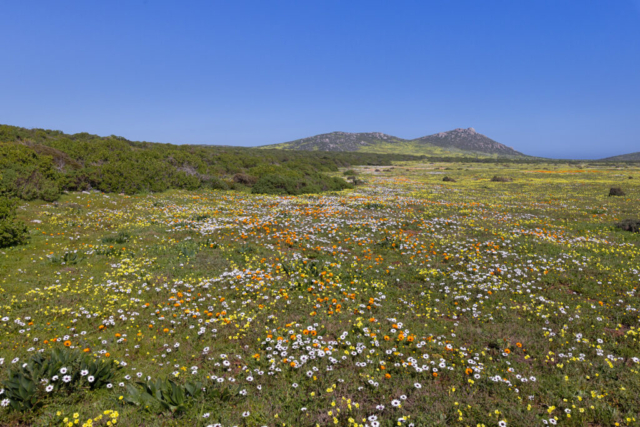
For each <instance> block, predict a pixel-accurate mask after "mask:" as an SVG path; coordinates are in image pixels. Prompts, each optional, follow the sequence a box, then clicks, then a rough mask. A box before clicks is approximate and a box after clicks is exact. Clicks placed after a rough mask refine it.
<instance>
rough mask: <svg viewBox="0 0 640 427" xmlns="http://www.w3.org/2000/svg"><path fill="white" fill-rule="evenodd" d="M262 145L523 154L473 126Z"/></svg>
mask: <svg viewBox="0 0 640 427" xmlns="http://www.w3.org/2000/svg"><path fill="white" fill-rule="evenodd" d="M261 148H275V149H282V150H306V151H357V152H369V153H393V154H400V153H401V154H414V155H426V156H443V155H444V156H454V157H460V156H473V157H476V156H480V157H498V156H499V157H505V156H506V157H522V156H525V155H524V154H522V153H520V152H518V151H516V150H514V149H513V148H511V147H507V146H506V145H504V144H501V143H499V142H497V141H494V140H493V139H491V138H489V137H487V136H485V135H482V134H480V133H478V132H476V131H475V129H473V128H469V129H454V130H451V131H448V132H440V133H436V134H433V135H428V136H423V137H421V138H416V139H412V140H408V139H403V138H398V137H396V136H392V135H387V134H384V133H380V132H367V133H349V132H331V133H325V134H321V135H316V136H311V137H308V138H302V139H297V140H295V141H289V142H284V143H281V144H273V145H266V146H263V147H261Z"/></svg>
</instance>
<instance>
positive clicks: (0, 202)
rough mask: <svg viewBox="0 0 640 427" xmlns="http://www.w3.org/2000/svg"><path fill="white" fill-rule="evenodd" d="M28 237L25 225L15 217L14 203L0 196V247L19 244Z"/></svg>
mask: <svg viewBox="0 0 640 427" xmlns="http://www.w3.org/2000/svg"><path fill="white" fill-rule="evenodd" d="M28 238H29V233H28V231H27V226H26V225H25V224H24V222H22V221H19V220H17V219H16V207H15V204H14V203H13V202H12V201H11V200H9V199H8V198H6V197H0V248H6V247H9V246H15V245H20V244H22V243H25V242H26V241H27V239H28Z"/></svg>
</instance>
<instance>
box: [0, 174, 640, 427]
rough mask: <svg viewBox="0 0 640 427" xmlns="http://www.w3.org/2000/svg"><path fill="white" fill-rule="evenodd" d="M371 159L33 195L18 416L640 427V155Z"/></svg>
mask: <svg viewBox="0 0 640 427" xmlns="http://www.w3.org/2000/svg"><path fill="white" fill-rule="evenodd" d="M359 172H360V175H359V177H360V178H361V179H363V180H364V181H365V182H366V184H365V185H363V186H359V187H357V188H356V189H355V190H348V191H344V192H341V193H334V194H322V195H308V196H300V197H275V196H256V195H251V194H246V193H238V192H221V191H198V192H188V191H171V192H166V193H162V194H148V195H139V196H124V195H114V194H108V195H107V194H101V193H98V192H91V193H72V194H68V195H64V196H63V197H62V199H61V200H60V201H59V202H57V203H55V204H53V203H44V202H29V203H22V204H21V206H20V207H19V209H18V214H19V217H20V219H22V220H24V221H25V222H27V223H28V225H29V228H30V235H31V238H30V242H29V243H28V244H27V245H23V246H18V247H13V248H7V249H3V250H0V288H1V289H0V307H1V308H0V318H1V320H0V357H1V358H2V359H0V361H1V362H2V365H0V366H1V368H0V369H1V373H0V381H2V382H3V385H2V386H0V387H4V392H3V394H0V401H1V402H2V407H0V420H2V421H0V424H2V425H12V426H24V425H35V426H45V425H46V426H48V425H60V426H63V425H64V426H73V425H93V426H103V425H113V424H116V423H117V424H118V425H127V426H138V425H144V426H156V425H158V426H160V425H162V426H180V425H190V426H194V427H195V426H209V425H224V426H234V425H235V426H263V425H266V426H315V425H321V426H324V425H339V426H349V425H354V426H356V425H358V426H395V425H407V426H408V425H414V426H429V425H443V426H444V425H461V426H463V425H465V426H466V425H471V426H476V425H484V426H498V425H500V426H502V425H513V426H522V425H556V424H557V425H567V426H583V425H593V426H612V425H638V424H640V422H639V421H640V416H639V414H638V411H639V410H640V359H638V357H640V341H639V337H638V333H639V332H640V331H639V326H640V324H639V322H638V320H639V313H638V308H640V301H639V299H638V298H639V297H638V290H637V288H638V286H639V285H640V235H639V234H637V233H630V232H625V231H622V230H619V229H616V228H615V227H613V224H615V223H616V222H618V221H619V220H622V219H626V218H638V217H639V216H640V169H638V168H628V169H624V170H621V169H613V168H609V169H607V168H599V169H592V168H589V167H588V166H587V167H584V168H580V169H576V166H566V167H565V166H562V165H544V164H538V165H520V166H509V167H503V166H496V165H484V166H483V165H473V164H450V163H449V164H409V163H407V164H402V165H397V166H395V167H393V168H378V169H377V170H376V169H375V168H360V169H359ZM445 174H446V175H447V176H449V177H451V178H454V179H455V180H456V182H442V178H443V176H445ZM494 175H499V176H504V177H511V178H513V181H512V182H491V181H490V178H491V177H493V176H494ZM629 177H633V179H629ZM610 187H621V188H622V189H623V190H624V191H625V192H626V196H622V197H607V195H608V193H609V188H610ZM34 366H35V367H36V368H37V367H40V368H37V369H36V368H34ZM63 370H64V372H62V371H63ZM12 378H13V379H15V378H19V379H20V380H19V381H18V383H12V384H13V385H11V384H9V383H10V381H11V379H12ZM67 380H68V381H67ZM20 381H25V383H23V384H21V383H20ZM29 382H30V383H29ZM11 387H13V390H14V391H11V390H12V389H11ZM20 387H22V388H20ZM203 389H204V390H203ZM16 390H17V391H16ZM21 390H22V391H21ZM10 393H14V394H13V396H14V397H13V398H11V399H9V398H8V397H7V396H8V395H9V394H10ZM20 393H22V394H20ZM15 396H17V397H15ZM10 401H11V402H10ZM27 408H31V409H27Z"/></svg>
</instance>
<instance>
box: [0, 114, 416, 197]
mask: <svg viewBox="0 0 640 427" xmlns="http://www.w3.org/2000/svg"><path fill="white" fill-rule="evenodd" d="M414 158H415V157H414V156H407V155H384V154H373V153H348V152H346V153H342V152H310V151H284V150H274V149H257V148H240V147H219V146H196V145H171V144H159V143H150V142H137V141H129V140H127V139H125V138H122V137H118V136H109V137H99V136H96V135H91V134H88V133H77V134H73V135H68V134H65V133H62V132H60V131H52V130H44V129H23V128H18V127H14V126H5V125H0V171H1V175H0V194H5V195H9V196H12V197H19V198H21V199H25V200H33V199H42V200H45V201H53V200H56V199H57V198H58V197H59V196H60V194H61V192H62V191H64V190H69V191H76V190H79V191H82V190H90V189H96V190H100V191H104V192H117V193H125V194H135V193H139V192H146V191H150V192H161V191H165V190H168V189H170V188H182V189H188V190H195V189H198V188H201V187H204V188H212V189H220V190H226V189H238V190H247V189H248V188H249V187H251V186H253V185H255V184H257V182H258V181H259V180H260V179H262V178H265V177H267V176H280V177H282V179H279V180H278V179H276V181H277V182H275V181H273V178H267V179H266V180H263V182H262V184H261V185H260V188H263V189H266V191H267V192H275V193H277V194H302V193H310V192H319V191H327V190H339V189H342V188H347V187H349V184H347V183H346V182H344V181H343V180H341V179H338V178H330V177H327V176H325V175H324V174H323V173H324V172H337V171H338V169H339V168H342V167H348V166H350V165H390V164H391V161H393V160H409V159H414ZM272 181H273V182H272ZM290 191H291V192H290ZM256 192H265V191H263V190H257V191H256Z"/></svg>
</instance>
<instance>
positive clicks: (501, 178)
mask: <svg viewBox="0 0 640 427" xmlns="http://www.w3.org/2000/svg"><path fill="white" fill-rule="evenodd" d="M512 181H513V178H509V177H507V176H498V175H494V176H493V178H491V182H512Z"/></svg>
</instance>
